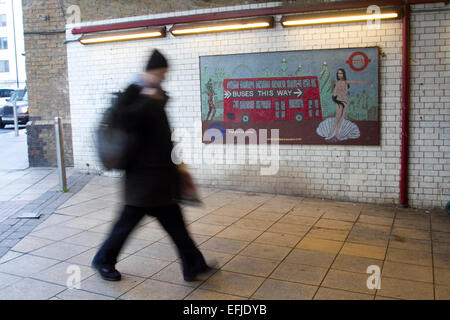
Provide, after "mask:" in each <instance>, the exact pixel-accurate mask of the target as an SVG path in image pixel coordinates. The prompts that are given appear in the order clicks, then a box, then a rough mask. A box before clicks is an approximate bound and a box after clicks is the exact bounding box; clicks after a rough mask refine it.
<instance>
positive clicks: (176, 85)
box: [67, 5, 450, 207]
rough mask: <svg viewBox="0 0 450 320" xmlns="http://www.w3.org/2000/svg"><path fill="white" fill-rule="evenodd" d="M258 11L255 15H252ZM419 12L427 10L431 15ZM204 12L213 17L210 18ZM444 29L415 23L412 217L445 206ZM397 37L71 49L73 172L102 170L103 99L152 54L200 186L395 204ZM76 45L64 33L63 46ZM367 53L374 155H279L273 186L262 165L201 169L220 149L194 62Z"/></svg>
mask: <svg viewBox="0 0 450 320" xmlns="http://www.w3.org/2000/svg"><path fill="white" fill-rule="evenodd" d="M258 6H261V5H255V6H253V7H258ZM434 6H436V5H434ZM437 6H438V7H442V5H437ZM253 7H252V8H253ZM422 7H423V6H422ZM426 8H433V5H427V6H426ZM446 8H448V7H446ZM211 10H212V11H211ZM216 11H220V9H216ZM205 12H214V9H208V10H206V11H205ZM196 13H203V11H201V12H197V11H196ZM185 14H192V13H189V12H186V13H185ZM162 17H164V16H161V15H158V18H162ZM146 18H152V17H151V16H147V17H146ZM279 19H280V17H279V16H278V17H277V20H279ZM449 21H450V11H443V10H437V11H431V12H426V13H418V12H416V13H413V15H412V30H411V33H412V56H411V59H412V60H411V62H412V80H411V118H410V120H411V123H410V126H411V135H410V140H411V141H410V144H411V147H410V169H409V181H410V186H409V198H410V205H411V206H413V207H443V206H444V204H445V203H446V202H447V201H448V200H450V186H449V175H450V163H449V153H450V152H449V145H450V121H449V120H450V98H449V96H450V94H449V93H450V63H449V62H450V37H449V34H450V24H449ZM93 24H94V23H93ZM84 25H86V23H84ZM401 32H402V29H401V22H400V21H389V22H382V23H381V27H380V29H378V30H374V29H368V28H367V26H366V25H365V24H363V23H361V24H342V25H332V26H313V27H301V28H289V29H283V28H282V27H281V26H280V24H279V23H277V24H276V27H275V28H274V29H271V30H252V31H243V32H229V33H222V34H208V35H195V36H186V37H177V38H175V37H173V36H172V35H170V34H168V36H167V38H163V39H152V40H140V41H129V42H118V43H111V44H97V45H91V46H83V45H81V44H79V43H78V42H70V43H68V44H67V54H68V68H69V84H70V103H71V117H72V130H73V149H74V150H73V151H74V162H75V166H76V167H77V168H79V169H89V170H98V169H99V168H100V166H99V162H98V159H97V158H96V154H95V146H94V141H93V133H94V129H95V127H96V125H97V122H98V120H99V117H100V116H101V113H102V112H103V110H104V108H106V107H107V106H108V105H109V103H108V101H109V97H110V93H111V92H113V91H117V90H120V89H123V88H124V87H125V86H126V85H127V83H128V82H129V81H130V79H131V78H132V77H133V76H134V75H135V74H136V73H138V72H140V71H141V70H143V68H144V64H145V62H146V59H147V57H148V54H149V52H151V50H152V49H153V48H158V49H160V50H162V51H163V52H164V53H165V54H166V55H167V57H168V58H169V60H170V72H169V75H168V79H167V82H166V89H167V90H168V91H169V93H170V94H171V99H170V101H169V105H168V107H167V112H168V114H169V118H170V121H171V125H172V127H173V128H177V129H180V128H184V129H186V130H187V131H188V132H190V134H191V135H192V136H193V137H194V136H195V137H196V138H195V139H193V140H191V141H189V143H184V144H183V148H184V149H185V150H186V151H190V152H192V154H195V155H197V156H196V158H195V159H197V160H199V159H200V160H201V159H202V157H201V155H202V152H203V154H204V157H203V160H204V161H203V163H199V162H198V161H197V162H196V163H192V164H191V165H190V167H191V168H192V171H193V174H194V175H195V178H196V180H197V182H198V183H199V184H201V185H209V186H218V187H224V188H232V189H237V190H247V191H258V192H271V193H286V194H295V195H305V196H312V197H322V198H331V199H339V200H350V201H359V202H371V203H385V204H395V203H398V194H399V175H400V136H401V122H400V121H401V104H400V86H401V78H400V76H401V48H402V43H401ZM75 38H76V37H74V36H73V35H72V34H71V33H70V29H68V32H67V39H69V40H71V39H75ZM369 46H379V47H380V51H381V52H382V53H383V54H382V56H381V57H380V61H379V62H380V87H381V90H380V96H379V99H380V112H379V114H380V133H381V141H380V146H370V147H362V146H302V145H289V146H287V145H280V146H279V149H280V168H279V171H278V173H277V174H276V175H271V176H263V175H261V174H260V168H261V165H260V164H257V165H254V164H253V165H250V164H249V161H248V158H247V161H246V162H245V163H246V164H244V165H238V164H235V165H230V164H227V162H226V161H224V162H223V163H222V164H207V163H206V162H207V160H208V159H210V158H212V155H211V154H208V153H209V152H210V151H211V150H215V151H217V148H215V147H214V146H205V145H203V144H202V143H201V130H200V129H199V127H198V126H196V124H199V121H200V118H201V116H200V115H201V111H200V92H199V87H200V76H199V56H204V55H218V54H236V53H253V52H268V51H286V50H311V49H330V48H349V47H369ZM191 142H192V143H191ZM244 160H245V159H244ZM87 164H88V165H89V167H88V166H87ZM263 166H264V167H265V166H267V165H263Z"/></svg>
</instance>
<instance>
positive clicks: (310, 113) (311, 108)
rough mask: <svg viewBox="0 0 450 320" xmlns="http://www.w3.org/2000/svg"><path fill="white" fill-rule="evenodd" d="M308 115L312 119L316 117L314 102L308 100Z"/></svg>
mask: <svg viewBox="0 0 450 320" xmlns="http://www.w3.org/2000/svg"><path fill="white" fill-rule="evenodd" d="M308 115H309V117H310V118H312V117H313V116H314V107H313V101H312V100H308Z"/></svg>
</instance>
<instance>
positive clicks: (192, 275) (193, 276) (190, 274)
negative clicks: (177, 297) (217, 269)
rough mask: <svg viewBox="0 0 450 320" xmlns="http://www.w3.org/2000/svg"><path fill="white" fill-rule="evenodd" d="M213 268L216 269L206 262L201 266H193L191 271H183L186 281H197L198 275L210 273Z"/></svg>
mask: <svg viewBox="0 0 450 320" xmlns="http://www.w3.org/2000/svg"><path fill="white" fill-rule="evenodd" d="M214 265H215V264H214ZM213 269H214V268H213V267H210V266H208V265H207V264H206V263H204V264H202V265H201V266H199V267H196V268H193V269H192V270H190V271H184V272H183V278H184V281H187V282H192V281H196V280H197V276H199V275H202V274H205V273H208V272H209V271H211V270H213Z"/></svg>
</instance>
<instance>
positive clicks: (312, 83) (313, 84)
mask: <svg viewBox="0 0 450 320" xmlns="http://www.w3.org/2000/svg"><path fill="white" fill-rule="evenodd" d="M311 87H313V88H317V83H316V79H311Z"/></svg>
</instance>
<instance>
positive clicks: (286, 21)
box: [281, 11, 399, 27]
mask: <svg viewBox="0 0 450 320" xmlns="http://www.w3.org/2000/svg"><path fill="white" fill-rule="evenodd" d="M398 17H399V12H393V11H390V12H386V13H377V14H368V13H361V12H359V14H351V13H349V14H347V15H346V14H345V13H344V14H342V13H341V14H340V15H339V16H337V15H333V16H324V15H323V14H321V15H315V16H311V15H303V16H295V17H292V16H286V17H283V18H282V19H281V24H282V25H283V27H293V26H305V25H312V24H326V23H341V22H342V23H345V22H358V21H367V20H377V19H395V18H398Z"/></svg>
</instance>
